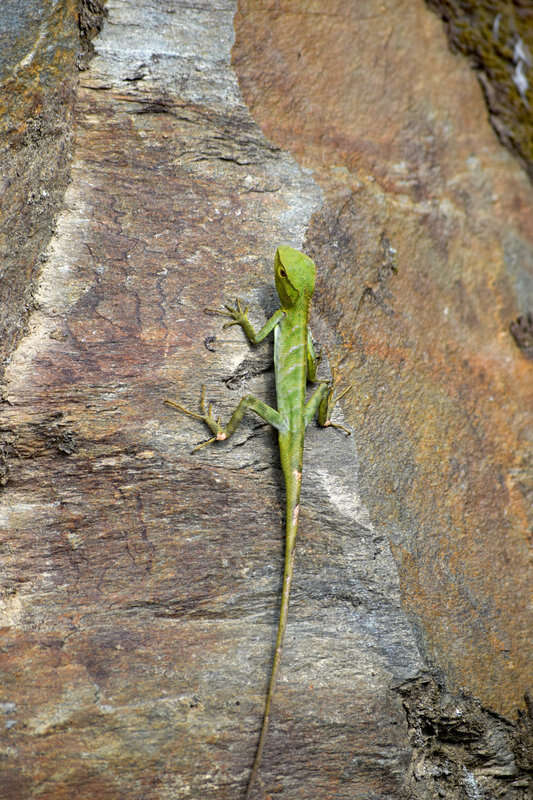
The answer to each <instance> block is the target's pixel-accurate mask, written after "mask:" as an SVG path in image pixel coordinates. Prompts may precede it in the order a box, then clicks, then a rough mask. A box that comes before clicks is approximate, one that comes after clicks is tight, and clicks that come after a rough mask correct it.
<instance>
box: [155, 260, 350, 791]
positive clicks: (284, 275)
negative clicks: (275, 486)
mask: <svg viewBox="0 0 533 800" xmlns="http://www.w3.org/2000/svg"><path fill="white" fill-rule="evenodd" d="M315 274H316V269H315V265H314V263H313V262H312V261H311V259H310V258H308V257H307V256H305V255H304V254H303V253H300V252H299V251H298V250H294V249H293V248H292V247H288V246H287V245H282V246H280V247H278V249H277V250H276V256H275V259H274V279H275V282H276V289H277V292H278V295H279V299H280V305H281V307H280V309H279V310H278V311H276V312H275V313H274V314H273V316H272V317H271V318H270V319H269V320H268V322H267V323H266V324H265V325H264V326H263V327H262V328H261V330H260V331H259V332H258V333H257V334H256V333H255V331H254V329H253V327H252V325H251V324H250V322H249V320H248V317H247V310H248V309H246V308H245V309H244V311H243V310H242V309H241V306H240V303H239V301H238V300H237V303H236V307H235V308H233V307H231V306H225V308H226V311H217V312H216V313H218V314H221V315H222V316H226V317H229V318H230V319H231V322H229V323H226V325H225V326H224V327H229V326H231V325H240V326H241V327H242V329H243V330H244V332H245V334H246V336H247V337H248V339H249V340H250V341H251V342H252V343H253V344H256V343H258V342H261V341H262V340H263V339H264V338H265V337H266V336H267V335H268V334H269V333H270V332H271V331H272V330H274V369H275V374H276V395H277V406H278V408H277V410H276V409H274V408H271V407H270V406H268V405H266V403H263V402H262V401H261V400H258V399H257V398H255V397H253V396H252V395H246V397H243V398H242V400H241V401H240V403H239V405H238V406H237V408H236V409H235V411H234V412H233V414H232V415H231V418H230V420H229V422H228V424H227V425H226V427H225V428H223V427H221V425H220V422H219V420H215V418H214V417H213V414H212V411H211V406H209V408H208V409H206V407H205V390H204V389H203V388H202V397H201V412H202V413H201V414H195V413H194V412H192V411H188V410H187V409H186V408H184V407H183V406H181V405H180V404H179V403H175V402H174V401H172V400H166V401H165V402H166V403H168V405H171V406H173V407H175V408H178V409H179V410H180V411H183V412H184V413H185V414H188V415H189V416H191V417H195V419H200V420H202V421H203V422H205V424H206V425H207V426H208V427H209V429H210V430H211V431H212V433H214V436H213V437H212V438H211V439H209V440H208V441H207V442H203V444H201V445H199V447H204V446H205V445H206V444H210V443H211V442H214V441H221V440H224V439H227V438H228V437H230V436H231V435H232V434H233V433H234V432H235V430H236V429H237V427H238V425H239V423H240V421H241V419H242V418H243V416H244V413H245V412H246V411H248V410H251V411H255V413H256V414H258V415H259V416H260V417H261V418H262V419H264V420H265V421H266V422H269V423H270V424H271V425H273V426H274V427H275V428H276V429H277V430H278V432H279V452H280V459H281V466H282V469H283V475H284V477H285V489H286V508H287V512H286V538H285V570H284V575H283V590H282V595H281V610H280V617H279V625H278V633H277V639H276V649H275V652H274V659H273V664H272V671H271V676H270V683H269V687H268V692H267V696H266V702H265V711H264V716H263V724H262V727H261V734H260V737H259V743H258V745H257V751H256V755H255V759H254V764H253V767H252V772H251V775H250V780H249V782H248V788H247V791H246V799H247V800H249V798H250V797H251V793H252V790H253V787H254V785H255V780H256V777H257V773H258V770H259V766H260V763H261V756H262V753H263V747H264V744H265V738H266V734H267V730H268V722H269V718H270V707H271V705H272V697H273V694H274V688H275V685H276V678H277V674H278V670H279V665H280V662H281V652H282V647H283V638H284V634H285V628H286V626H287V615H288V610H289V595H290V589H291V582H292V576H293V566H294V545H295V541H296V533H297V530H298V513H299V509H300V489H301V486H302V461H303V450H304V434H305V428H306V426H307V424H308V423H309V422H310V421H311V420H312V419H313V417H315V415H316V416H317V417H318V424H319V425H322V426H323V427H327V426H333V427H336V428H341V429H342V430H344V431H345V432H346V433H350V431H348V430H347V429H346V428H343V427H342V425H336V424H335V423H333V422H331V420H330V414H331V411H332V409H333V407H334V405H335V403H336V402H337V400H339V398H340V397H342V396H343V394H345V392H343V394H341V395H340V396H339V397H337V398H335V397H333V386H332V385H331V384H330V383H327V382H324V381H323V382H320V384H319V386H318V387H317V389H316V390H315V391H314V392H313V394H312V395H311V397H310V398H309V400H308V402H307V403H306V402H305V392H306V384H307V380H310V381H313V382H314V381H315V380H316V369H317V363H318V362H317V358H316V356H315V352H314V349H313V343H312V340H311V334H310V331H309V327H308V321H309V307H310V303H311V297H312V295H313V290H314V286H315ZM209 310H212V309H209ZM346 391H347V390H346ZM195 449H196V450H197V449H198V447H196V448H195Z"/></svg>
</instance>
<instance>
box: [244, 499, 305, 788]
mask: <svg viewBox="0 0 533 800" xmlns="http://www.w3.org/2000/svg"><path fill="white" fill-rule="evenodd" d="M287 511H288V517H287V536H286V544H285V569H284V572H283V589H282V592H281V609H280V614H279V623H278V635H277V638H276V649H275V651H274V659H273V662H272V671H271V673H270V682H269V684H268V692H267V696H266V701H265V713H264V715H263V724H262V726H261V733H260V735H259V743H258V745H257V750H256V753H255V758H254V763H253V766H252V772H251V773H250V780H249V781H248V788H247V789H246V800H250V798H251V797H252V791H253V788H254V784H255V782H256V778H257V773H258V771H259V767H260V764H261V758H262V756H263V748H264V746H265V739H266V735H267V731H268V723H269V720H270V707H271V705H272V698H273V696H274V689H275V687H276V678H277V676H278V671H279V665H280V663H281V653H282V650H283V639H284V636H285V628H286V627H287V615H288V612H289V596H290V592H291V583H292V575H293V565H294V544H295V540H296V530H297V527H298V511H299V506H298V505H297V504H296V505H294V506H293V509H292V512H289V509H287ZM289 514H290V516H289Z"/></svg>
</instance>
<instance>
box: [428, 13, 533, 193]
mask: <svg viewBox="0 0 533 800" xmlns="http://www.w3.org/2000/svg"><path fill="white" fill-rule="evenodd" d="M427 3H428V5H429V7H430V8H433V10H434V11H435V12H436V13H437V14H439V16H441V17H442V19H443V20H444V22H445V23H446V30H447V33H448V39H449V42H450V46H451V47H452V48H453V50H454V51H455V52H460V53H464V54H465V55H466V56H468V58H469V59H470V61H471V63H472V66H473V67H474V69H475V70H476V74H477V76H478V79H479V82H480V84H481V86H482V88H483V93H484V95H485V100H486V102H487V105H488V108H489V114H490V121H491V124H492V126H493V128H494V130H495V131H496V133H497V134H498V136H499V138H500V141H501V142H502V144H504V145H505V146H506V147H508V148H509V150H510V151H511V152H512V153H513V154H514V155H515V156H517V157H518V159H519V160H520V162H521V163H522V165H523V167H524V169H525V170H526V171H527V173H528V175H529V177H530V178H532V179H533V122H532V116H531V107H532V104H533V6H532V5H531V3H529V2H521V0H512V2H508V0H501V1H500V2H498V0H496V2H495V0H476V2H472V1H471V0H470V1H469V2H465V0H427Z"/></svg>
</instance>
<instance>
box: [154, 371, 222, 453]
mask: <svg viewBox="0 0 533 800" xmlns="http://www.w3.org/2000/svg"><path fill="white" fill-rule="evenodd" d="M163 402H164V403H166V405H167V406H170V407H171V408H177V409H178V411H181V412H182V413H183V414H187V416H188V417H192V418H193V419H199V420H201V421H202V422H204V423H205V424H206V425H207V427H208V428H209V430H210V431H211V432H212V433H214V434H215V435H214V436H212V437H211V438H210V439H208V440H207V441H206V442H201V443H200V444H198V445H196V447H194V448H193V450H192V451H191V452H193V453H194V452H195V451H196V450H200V449H201V448H202V447H205V446H206V445H208V444H212V442H216V441H217V439H220V438H222V435H223V433H224V429H223V428H222V426H221V424H220V417H219V418H218V419H215V417H214V416H213V406H212V404H211V403H209V405H208V406H206V401H205V386H202V393H201V395H200V412H201V413H200V414H198V413H196V412H195V411H190V410H189V409H188V408H185V406H182V405H181V403H176V401H175V400H169V399H168V398H165V400H164V401H163Z"/></svg>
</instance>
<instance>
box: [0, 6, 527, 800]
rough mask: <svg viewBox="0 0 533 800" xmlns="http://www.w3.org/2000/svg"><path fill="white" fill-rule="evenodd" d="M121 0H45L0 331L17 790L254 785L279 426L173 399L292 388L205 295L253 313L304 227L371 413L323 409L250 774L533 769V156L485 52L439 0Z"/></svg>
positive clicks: (175, 793)
mask: <svg viewBox="0 0 533 800" xmlns="http://www.w3.org/2000/svg"><path fill="white" fill-rule="evenodd" d="M106 8H107V12H108V17H107V20H106V21H105V22H104V25H103V28H101V30H100V32H99V33H98V30H99V29H100V27H101V21H102V4H101V3H96V2H93V1H92V0H89V1H88V2H86V3H83V4H82V7H81V15H80V16H79V17H77V15H76V13H75V8H74V7H73V6H70V5H68V3H65V4H63V3H56V4H55V6H54V9H55V12H56V16H53V20H54V22H55V24H56V25H57V34H53V35H51V39H52V41H57V42H63V37H67V34H68V37H70V38H69V39H68V41H69V45H68V47H66V46H65V52H66V51H67V50H68V54H65V52H63V51H62V53H63V55H62V57H63V58H64V59H66V61H65V63H67V62H68V65H69V66H65V67H64V70H65V82H66V83H65V86H66V87H67V88H68V87H72V86H74V77H73V75H74V70H75V68H76V63H77V65H78V67H80V68H83V71H82V72H81V74H80V81H79V86H78V89H77V94H76V103H75V107H74V114H73V117H72V120H71V121H69V120H70V118H69V117H68V114H69V113H70V112H69V108H70V107H67V106H66V108H65V110H64V113H65V115H66V116H65V119H67V123H68V124H67V123H65V125H66V127H65V136H69V135H70V126H72V131H73V133H74V139H75V148H74V151H73V160H72V170H71V182H70V184H69V186H68V188H67V190H66V193H65V195H64V199H63V201H62V202H60V197H61V192H62V191H63V189H62V188H58V189H57V193H56V195H54V201H53V203H52V206H51V211H50V215H49V218H50V219H52V218H53V216H54V214H56V213H57V212H58V211H59V212H60V214H59V216H58V219H57V224H56V231H55V234H54V236H53V237H52V239H51V241H50V243H49V245H48V248H47V251H46V253H45V255H44V257H43V259H42V264H43V266H42V270H41V273H40V277H39V281H38V284H37V287H36V290H35V303H34V308H33V310H32V311H31V313H29V310H28V313H27V315H26V317H24V315H23V314H22V313H21V311H20V305H19V306H14V309H15V310H14V311H12V312H10V313H11V314H12V316H11V320H12V323H13V325H12V330H14V329H15V327H16V324H18V322H19V321H21V320H22V322H24V324H25V326H26V327H25V334H24V336H22V337H21V335H20V331H19V332H18V333H17V334H16V335H15V334H13V335H12V334H10V337H11V338H10V339H9V342H7V343H5V345H4V346H5V349H6V352H8V353H9V354H10V361H9V364H8V366H7V370H6V374H5V387H4V395H3V396H4V401H3V403H2V405H1V407H0V408H1V413H0V465H1V472H0V481H1V483H2V486H3V490H2V494H0V558H1V565H0V566H1V569H0V581H1V588H2V596H1V605H0V625H1V626H2V647H1V650H0V685H1V687H2V690H1V696H0V712H1V714H2V716H3V725H2V726H1V728H0V755H1V758H2V762H1V763H2V767H1V769H0V797H4V796H5V797H9V798H10V800H27V799H28V798H37V797H38V798H39V799H40V800H43V799H44V800H60V799H61V798H72V797H76V798H78V800H93V799H94V798H95V797H97V798H101V800H107V799H108V798H109V800H115V799H116V798H118V797H128V800H136V799H137V798H138V799H139V800H156V799H157V800H166V799H167V798H168V800H170V799H172V800H176V798H191V800H209V798H217V800H230V799H231V800H234V799H235V798H238V797H240V796H242V794H243V792H244V787H245V784H246V780H247V777H248V774H249V770H250V767H251V763H252V760H253V755H254V751H255V746H256V742H257V735H258V730H259V726H260V722H261V714H262V708H263V702H264V693H265V688H266V684H267V679H268V672H269V669H270V662H271V656H272V649H273V642H274V637H275V626H276V623H277V615H278V603H279V592H280V583H281V568H282V558H283V542H282V530H283V517H282V509H283V492H282V485H281V472H280V469H279V465H278V461H277V450H276V440H275V437H274V435H273V434H272V432H271V431H269V430H268V429H267V428H266V427H265V426H264V425H263V424H262V423H261V422H258V421H257V420H256V419H254V418H249V419H248V418H247V419H246V420H245V423H244V425H243V427H242V430H241V431H240V432H239V434H238V435H237V436H236V437H235V440H232V441H230V442H228V443H225V444H222V443H221V444H220V446H216V447H212V448H206V449H205V450H202V451H200V452H199V453H196V454H194V455H191V454H190V450H191V448H192V446H193V445H194V444H196V443H197V442H198V441H201V440H202V438H203V437H204V436H205V431H204V430H203V429H202V426H201V425H200V424H199V423H197V422H196V421H194V420H191V419H189V418H187V417H184V416H180V415H178V414H175V413H174V412H173V411H172V410H171V409H169V408H168V407H165V406H164V405H163V402H162V401H163V399H164V398H165V397H167V396H171V397H175V398H178V399H179V400H180V401H181V402H183V403H185V404H186V405H187V406H188V407H190V408H194V407H195V404H196V403H197V402H198V398H199V395H200V388H201V385H202V384H205V385H206V386H207V388H208V396H209V397H210V398H213V399H214V400H215V402H216V405H217V410H219V411H220V414H221V416H222V417H223V418H226V417H227V415H228V414H229V412H230V411H231V409H232V408H233V407H234V406H235V405H236V402H237V400H238V398H239V396H240V395H241V394H243V393H244V392H245V391H246V392H251V393H253V394H256V395H259V396H261V397H263V398H265V400H267V401H268V402H270V403H273V402H274V400H273V398H274V387H273V374H272V368H271V361H272V348H271V345H269V344H265V345H263V346H261V347H259V348H257V349H251V348H250V347H249V346H248V345H247V344H246V342H245V341H244V338H243V336H242V334H241V332H240V331H238V330H236V329H235V328H230V329H229V330H226V331H223V330H222V327H221V322H220V320H219V319H218V318H216V317H209V316H207V315H205V314H204V313H203V309H204V308H205V307H206V306H209V307H217V306H220V305H221V304H222V303H223V302H225V301H229V300H231V299H232V298H234V297H235V296H239V297H242V298H244V299H245V300H246V301H247V302H248V303H249V304H250V306H251V312H250V313H251V317H252V319H253V321H254V323H259V322H260V321H262V320H264V318H265V316H267V315H269V314H270V313H271V312H272V311H273V310H274V308H275V307H276V298H275V293H274V290H273V285H272V275H271V272H272V258H273V255H274V251H275V247H276V245H277V244H279V243H281V242H286V243H289V244H292V245H293V246H296V247H299V248H304V249H305V250H306V252H308V253H309V254H310V255H311V256H312V257H313V258H314V259H315V260H316V262H317V265H318V269H319V282H318V287H317V292H316V302H315V306H314V307H315V312H314V317H313V331H314V334H315V338H317V339H318V340H319V341H320V342H321V343H322V344H323V345H324V346H325V347H326V348H327V354H328V355H329V358H330V361H331V363H332V364H333V365H334V366H335V367H336V368H337V374H338V375H339V378H340V380H341V383H342V385H347V384H351V385H352V386H353V389H352V392H351V394H350V395H349V396H347V398H346V402H343V411H344V414H345V416H346V418H347V421H349V424H351V425H352V426H353V430H354V434H353V436H352V437H351V438H350V439H347V438H345V437H344V436H343V435H342V434H340V433H339V432H338V431H333V430H325V431H324V430H316V429H315V428H314V427H313V426H310V428H309V439H308V444H307V446H306V453H305V463H304V475H305V477H304V487H303V493H302V503H301V505H302V509H301V522H300V525H301V532H300V539H299V542H298V544H297V556H296V576H295V580H294V592H293V601H292V605H291V610H290V620H289V628H288V632H287V641H286V647H285V652H284V662H283V667H282V674H281V677H280V681H279V686H278V690H277V696H276V699H275V703H274V708H273V718H272V725H271V730H270V734H269V737H268V742H267V746H266V748H265V754H264V764H263V769H262V771H261V779H262V782H263V787H262V789H261V790H260V791H258V797H263V796H264V797H265V798H266V797H269V796H272V797H275V796H279V797H283V798H284V800H285V798H287V800H291V798H294V800H296V798H301V799H302V800H304V799H305V800H307V799H308V798H313V800H326V798H331V797H335V798H336V800H343V799H346V800H348V799H350V800H352V799H353V798H354V797H364V798H383V800H385V798H387V800H388V799H389V798H410V799H411V800H412V799H413V798H416V799H417V800H429V799H430V798H438V797H443V796H444V797H450V798H453V799H454V800H455V798H457V800H460V799H461V800H463V798H473V797H480V798H481V797H483V796H494V797H498V796H501V797H506V798H510V799H511V798H512V800H526V798H527V796H528V792H529V788H528V777H527V776H528V771H529V770H530V769H531V745H530V744H529V742H530V738H531V729H532V724H533V723H532V720H531V713H530V706H528V705H524V699H523V697H524V692H525V691H526V690H527V688H528V681H529V679H530V671H531V670H530V664H531V655H532V654H531V650H530V647H531V644H530V639H531V637H530V630H531V616H530V610H529V611H528V606H527V597H528V591H529V586H530V580H531V578H530V575H529V574H528V568H529V566H528V565H529V563H530V562H529V561H528V555H529V553H528V546H530V544H531V543H530V540H529V539H528V536H529V535H530V534H529V526H530V524H531V513H532V512H531V488H532V485H533V481H532V477H531V439H532V438H533V437H532V431H531V394H532V388H533V377H532V362H531V360H529V359H528V358H527V354H528V346H529V345H528V342H529V338H528V337H529V333H528V319H529V317H528V311H529V309H530V308H531V307H533V242H532V239H533V231H532V225H531V200H532V190H531V186H530V184H529V183H528V180H527V178H526V176H525V174H524V173H523V172H522V171H521V170H520V168H519V167H518V166H517V164H516V162H514V161H513V160H512V158H511V157H510V156H509V155H508V154H507V153H506V152H505V151H504V150H503V149H502V148H501V146H500V144H499V143H498V141H497V139H496V137H495V135H494V133H493V131H492V130H491V128H490V126H489V124H488V122H487V119H486V117H487V113H486V110H485V108H484V105H483V100H482V96H481V92H480V89H479V87H478V85H477V83H476V81H475V78H474V77H473V75H472V73H471V72H470V71H469V68H468V66H467V65H466V63H465V62H464V61H463V60H462V59H461V58H459V57H458V56H454V55H452V54H451V53H450V52H449V51H448V49H447V45H446V39H445V34H444V30H443V27H442V24H441V23H440V21H439V20H438V19H437V17H436V16H435V15H434V14H432V13H431V12H429V11H428V9H427V8H426V6H425V5H424V4H423V3H422V2H421V1H420V2H416V3H413V2H403V3H398V4H395V5H394V7H393V8H392V9H384V7H383V6H382V5H380V4H377V3H375V2H368V3H364V4H360V3H353V4H345V3H337V2H333V0H332V1H331V2H328V3H323V2H321V3H319V2H303V0H302V2H295V3H280V2H277V0H276V2H274V0H272V2H269V1H268V0H267V2H241V3H240V4H239V7H238V8H236V5H235V3H233V2H231V1H230V0H209V2H208V1H207V0H206V2H203V1H202V0H201V1H200V2H196V3H190V2H185V0H183V2H180V0H166V2H165V3H164V4H163V3H161V4H155V3H153V2H148V0H109V2H108V3H107V7H106ZM76 22H78V25H79V28H80V31H81V33H82V35H83V36H94V38H93V40H92V47H93V48H94V58H93V59H92V60H90V61H88V59H87V57H86V55H84V54H83V53H86V52H87V47H85V49H84V50H83V53H82V55H80V54H79V53H78V49H79V45H78V42H77V39H76V36H77V34H76V36H74V35H73V34H72V31H75V30H76ZM50 24H51V23H50ZM46 30H52V28H50V27H49V28H48V29H45V27H43V26H41V28H39V31H46ZM36 35H37V34H36ZM43 35H44V34H43ZM68 37H67V38H68ZM32 41H33V40H32ZM32 47H33V44H32V42H30V43H29V44H27V45H26V48H27V53H25V52H22V51H21V52H20V53H18V55H17V57H16V58H17V59H18V61H24V59H26V56H27V54H29V53H30V51H31V48H32ZM59 49H60V48H59V46H58V50H59ZM32 52H33V51H32ZM47 52H48V53H49V54H51V53H53V52H55V51H53V49H51V50H48V51H47ZM28 58H29V55H28ZM85 67H87V69H85ZM39 69H42V70H44V67H39ZM8 72H9V70H8ZM37 74H38V75H39V74H41V73H39V72H38V73H37ZM42 74H43V75H44V72H43V73H42ZM69 91H71V92H72V88H71V89H70V90H69ZM45 96H46V98H48V92H45ZM72 96H73V95H72ZM69 102H70V101H69ZM65 103H67V101H65ZM67 105H68V104H67ZM58 113H59V112H58ZM23 118H24V113H23V112H21V120H22V119H23ZM4 119H5V117H4ZM21 124H24V123H21ZM62 130H63V129H62ZM58 141H59V140H58ZM35 157H36V156H35ZM33 158H34V156H33V155H32V159H30V161H31V164H30V167H31V165H32V164H33V163H34V162H33ZM65 163H67V162H66V161H65ZM54 164H56V162H54ZM49 166H50V169H52V167H53V169H55V170H56V171H57V170H59V167H57V166H53V165H52V162H51V159H50V164H49ZM20 171H21V175H20V176H19V177H20V181H21V186H22V187H23V189H21V190H20V191H22V190H24V191H25V189H24V187H25V186H26V182H27V176H26V173H24V175H23V174H22V173H23V172H24V170H20ZM59 171H60V170H59ZM54 174H56V173H54ZM57 174H59V172H57ZM66 174H67V172H66V167H65V172H64V175H66ZM62 180H63V184H61V186H64V182H65V180H66V178H62ZM57 186H58V187H60V181H59V179H58V182H57ZM20 196H21V197H22V195H20ZM29 225H30V223H27V226H29ZM4 230H7V231H9V230H10V229H9V228H8V227H6V228H4ZM43 230H44V228H43ZM45 240H46V236H45V234H44V233H43V234H42V242H44V241H45ZM10 241H15V240H14V239H10V234H9V233H8V234H7V235H6V237H5V239H4V242H5V243H6V249H7V251H10V248H9V243H10ZM35 242H37V240H35ZM42 242H41V244H39V245H38V244H37V243H34V244H32V246H31V248H30V250H28V253H26V254H25V255H22V256H21V255H18V256H16V258H15V257H14V256H13V263H20V265H21V268H22V269H24V270H26V272H25V277H24V280H23V281H22V283H21V286H22V287H23V288H24V287H27V286H30V280H31V279H35V277H36V272H35V270H34V269H33V267H32V265H33V263H34V261H33V260H32V259H34V256H35V254H36V253H37V252H38V251H39V248H42ZM30 251H31V252H30ZM17 258H18V262H17ZM14 274H15V273H14V272H9V273H6V276H5V279H4V284H3V289H2V291H4V292H7V291H8V289H9V285H10V282H11V285H13V286H15V279H14V278H13V277H12V276H13V275H14ZM6 286H7V287H8V289H6ZM17 291H18V290H17ZM19 294H20V296H22V294H23V292H22V293H19ZM4 296H5V297H8V294H5V295H4ZM17 302H19V301H18V300H17ZM17 309H18V310H17ZM519 317H520V321H517V320H518V318H519ZM513 323H514V324H513ZM10 324H11V323H10ZM21 324H22V323H21ZM511 324H513V333H512V334H511V332H510V325H511ZM17 336H18V337H19V342H18V345H17V346H16V347H14V342H15V340H16V339H17ZM324 356H326V352H325V353H324ZM323 370H324V374H325V373H326V372H327V359H326V357H324V364H323ZM528 614H529V616H528ZM430 673H432V674H430ZM517 709H520V711H519V714H518V716H517V711H516V710H517Z"/></svg>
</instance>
